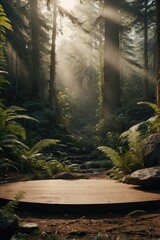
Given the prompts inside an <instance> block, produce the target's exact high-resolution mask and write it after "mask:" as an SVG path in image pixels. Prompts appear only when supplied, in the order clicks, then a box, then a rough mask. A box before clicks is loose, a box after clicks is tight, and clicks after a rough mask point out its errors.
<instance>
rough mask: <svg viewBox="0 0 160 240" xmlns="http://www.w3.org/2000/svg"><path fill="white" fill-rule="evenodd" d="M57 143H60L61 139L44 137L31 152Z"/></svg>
mask: <svg viewBox="0 0 160 240" xmlns="http://www.w3.org/2000/svg"><path fill="white" fill-rule="evenodd" d="M57 143H59V141H58V140H55V139H42V140H40V141H39V142H38V143H36V144H35V145H34V146H33V147H32V148H31V150H30V152H31V153H37V152H39V151H41V150H43V149H44V148H46V147H49V146H51V145H55V144H57Z"/></svg>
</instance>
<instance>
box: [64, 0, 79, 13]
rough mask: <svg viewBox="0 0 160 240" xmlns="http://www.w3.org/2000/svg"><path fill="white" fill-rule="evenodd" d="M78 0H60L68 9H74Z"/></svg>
mask: <svg viewBox="0 0 160 240" xmlns="http://www.w3.org/2000/svg"><path fill="white" fill-rule="evenodd" d="M75 4H76V0H60V5H61V6H62V7H64V8H65V9H66V10H68V11H72V10H73V9H74V8H75Z"/></svg>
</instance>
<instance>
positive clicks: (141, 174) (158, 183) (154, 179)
mask: <svg viewBox="0 0 160 240" xmlns="http://www.w3.org/2000/svg"><path fill="white" fill-rule="evenodd" d="M123 182H125V183H128V184H133V185H140V186H144V187H152V188H157V189H160V166H157V167H151V168H144V169H140V170H137V171H135V172H133V173H132V174H131V175H128V176H126V177H125V178H124V179H123Z"/></svg>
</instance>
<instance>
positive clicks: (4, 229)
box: [0, 210, 18, 240]
mask: <svg viewBox="0 0 160 240" xmlns="http://www.w3.org/2000/svg"><path fill="white" fill-rule="evenodd" d="M17 227H18V219H17V217H16V216H15V215H14V214H9V213H7V212H6V211H4V210H0V239H5V240H8V239H10V238H11V236H12V235H13V234H14V232H15V231H16V229H17Z"/></svg>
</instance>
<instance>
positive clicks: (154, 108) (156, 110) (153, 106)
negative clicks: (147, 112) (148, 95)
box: [137, 102, 160, 114]
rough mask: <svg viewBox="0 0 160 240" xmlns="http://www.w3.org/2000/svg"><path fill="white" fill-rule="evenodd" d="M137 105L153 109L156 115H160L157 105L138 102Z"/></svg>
mask: <svg viewBox="0 0 160 240" xmlns="http://www.w3.org/2000/svg"><path fill="white" fill-rule="evenodd" d="M137 104H138V105H140V104H145V105H147V106H149V107H151V108H152V109H153V110H154V112H155V113H157V114H158V113H160V109H159V108H158V107H157V105H156V104H155V103H151V102H138V103H137Z"/></svg>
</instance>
